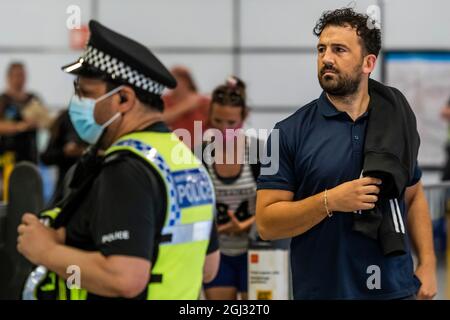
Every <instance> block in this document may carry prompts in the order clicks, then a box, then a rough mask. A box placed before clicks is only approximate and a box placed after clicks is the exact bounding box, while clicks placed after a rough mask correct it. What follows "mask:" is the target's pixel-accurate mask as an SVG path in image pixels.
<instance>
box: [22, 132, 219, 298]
mask: <svg viewBox="0 0 450 320" xmlns="http://www.w3.org/2000/svg"><path fill="white" fill-rule="evenodd" d="M124 151H125V152H132V153H133V154H135V155H136V156H138V157H140V158H141V159H144V160H145V162H146V163H147V164H148V165H149V166H150V167H151V168H153V169H154V171H155V172H157V173H158V174H159V175H160V176H161V178H162V181H164V183H165V187H166V188H165V189H166V190H165V191H166V198H167V201H166V203H167V209H166V217H165V223H164V226H163V229H162V234H161V239H162V240H161V241H160V242H159V245H158V255H157V257H156V259H155V261H153V265H152V270H151V277H150V283H149V284H148V287H147V292H146V297H147V299H149V300H160V299H170V300H178V299H183V300H184V299H186V300H187V299H197V298H198V297H199V293H200V290H201V284H202V277H203V265H204V263H205V257H206V252H207V247H208V243H209V238H210V234H211V228H212V224H213V212H214V207H215V198H214V189H213V185H212V182H211V180H210V178H209V176H208V174H207V172H206V170H205V168H204V167H203V166H202V164H201V162H200V161H199V160H198V159H197V158H196V157H195V156H194V155H193V153H192V152H191V151H190V149H189V148H187V147H186V146H185V144H184V143H182V142H181V141H180V140H179V139H178V137H177V136H176V135H175V134H173V133H166V132H135V133H131V134H128V135H126V136H123V137H122V138H120V139H119V140H118V141H116V142H115V143H114V144H113V145H112V146H111V147H110V148H109V149H108V150H107V151H106V157H107V158H108V157H109V156H110V155H113V154H116V153H118V152H124ZM59 212H61V210H60V209H59V208H55V209H53V210H49V211H45V212H43V213H42V214H41V216H42V217H46V218H48V219H49V220H50V221H54V219H55V218H56V217H57V216H58V214H59ZM39 268H41V269H40V270H39ZM44 271H46V270H45V268H43V269H42V267H38V268H37V269H36V270H35V271H34V275H35V276H36V277H37V276H39V274H41V276H42V273H43V272H44ZM30 278H32V275H31V276H30V277H29V280H28V281H27V284H26V285H25V291H26V290H28V293H27V294H28V296H34V297H35V298H37V299H39V298H42V299H60V300H66V299H67V300H84V299H86V298H87V297H88V293H87V292H86V290H84V289H82V288H81V289H80V288H71V289H68V288H67V286H66V283H65V281H64V280H63V279H62V278H59V277H58V276H57V275H56V274H55V273H53V272H47V273H46V276H45V279H44V280H43V281H39V285H37V286H35V287H33V286H32V285H31V284H32V283H33V281H34V283H36V282H37V281H36V279H34V280H30ZM27 285H29V286H28V287H27ZM82 285H83V280H82V274H81V286H82ZM25 291H24V296H25V293H26V292H25Z"/></svg>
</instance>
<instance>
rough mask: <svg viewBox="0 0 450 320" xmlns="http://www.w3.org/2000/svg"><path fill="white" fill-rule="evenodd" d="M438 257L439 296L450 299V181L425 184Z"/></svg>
mask: <svg viewBox="0 0 450 320" xmlns="http://www.w3.org/2000/svg"><path fill="white" fill-rule="evenodd" d="M424 191H425V196H426V198H427V201H428V206H429V210H430V216H431V219H432V221H433V237H434V245H435V249H436V256H437V257H438V288H439V289H440V290H439V291H440V292H439V294H438V298H441V299H444V298H446V299H450V237H449V234H450V215H449V214H448V213H449V211H450V181H443V182H440V183H434V184H424Z"/></svg>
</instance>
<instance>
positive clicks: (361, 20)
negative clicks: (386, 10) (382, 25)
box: [313, 8, 381, 56]
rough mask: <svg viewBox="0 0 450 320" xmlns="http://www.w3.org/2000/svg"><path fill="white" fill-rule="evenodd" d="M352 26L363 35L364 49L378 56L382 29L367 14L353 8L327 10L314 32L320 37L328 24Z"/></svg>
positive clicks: (357, 32) (359, 34) (358, 33)
mask: <svg viewBox="0 0 450 320" xmlns="http://www.w3.org/2000/svg"><path fill="white" fill-rule="evenodd" d="M347 25H349V26H351V27H352V28H354V29H356V34H357V35H358V36H359V37H361V40H362V43H363V44H364V46H363V49H364V51H365V52H366V53H367V54H374V55H375V56H378V54H379V52H380V49H381V31H380V29H379V28H376V27H375V22H374V21H373V19H372V18H370V17H369V16H368V15H366V14H362V13H357V12H355V11H354V10H353V9H352V8H341V9H336V10H330V11H325V12H324V13H323V14H322V16H321V17H320V19H319V20H318V21H317V23H316V26H315V27H314V29H313V33H314V34H315V35H316V36H317V37H319V36H320V35H321V34H322V31H323V30H324V29H325V28H326V27H328V26H340V27H344V26H347Z"/></svg>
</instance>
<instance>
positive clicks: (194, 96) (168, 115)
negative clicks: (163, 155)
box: [163, 66, 210, 149]
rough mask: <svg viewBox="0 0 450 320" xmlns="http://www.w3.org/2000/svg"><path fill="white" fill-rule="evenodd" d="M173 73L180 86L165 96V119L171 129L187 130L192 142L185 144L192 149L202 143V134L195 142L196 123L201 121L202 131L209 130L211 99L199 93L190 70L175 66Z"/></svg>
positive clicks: (198, 135) (199, 134)
mask: <svg viewBox="0 0 450 320" xmlns="http://www.w3.org/2000/svg"><path fill="white" fill-rule="evenodd" d="M171 73H172V74H173V76H174V77H175V79H176V80H177V83H178V84H177V87H176V88H175V89H173V90H170V91H169V92H168V94H166V95H164V96H163V101H164V105H165V110H164V115H163V119H164V121H165V122H166V123H167V124H168V125H169V127H170V129H172V130H177V129H186V130H187V131H188V132H189V134H190V137H191V141H190V142H188V141H184V142H185V143H186V144H187V145H188V146H189V147H190V148H191V149H192V148H193V147H194V146H195V145H196V144H197V143H196V142H194V141H197V142H198V143H201V141H202V135H201V133H200V132H199V133H198V134H197V137H196V140H194V121H201V128H202V131H204V130H205V129H206V128H207V126H206V122H207V119H208V109H209V103H210V99H209V98H208V97H207V96H204V95H201V94H199V93H198V90H197V85H196V83H195V81H194V79H193V77H192V74H191V72H190V71H189V69H187V68H186V67H183V66H175V67H173V68H172V70H171ZM175 133H177V132H175ZM179 136H180V135H179ZM180 137H181V136H180Z"/></svg>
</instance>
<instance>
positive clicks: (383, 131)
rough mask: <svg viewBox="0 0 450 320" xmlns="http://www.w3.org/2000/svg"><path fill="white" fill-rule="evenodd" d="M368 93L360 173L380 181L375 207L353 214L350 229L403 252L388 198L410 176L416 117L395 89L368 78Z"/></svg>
mask: <svg viewBox="0 0 450 320" xmlns="http://www.w3.org/2000/svg"><path fill="white" fill-rule="evenodd" d="M369 94H370V99H371V103H370V105H371V107H370V109H369V122H368V125H367V132H366V138H365V144H364V165H363V176H370V177H375V178H379V179H381V180H382V181H383V182H382V185H381V186H380V194H379V199H378V202H377V204H376V207H375V208H374V209H372V210H367V211H365V212H362V213H361V214H360V213H357V214H355V216H354V224H353V229H354V230H357V231H360V232H362V233H363V234H365V235H367V236H369V237H371V238H374V239H378V240H379V242H380V245H381V248H382V251H383V254H385V255H398V254H403V253H405V252H406V250H405V243H404V241H405V235H404V232H401V231H400V232H398V229H397V230H396V228H395V224H394V222H395V221H393V218H392V213H391V211H390V210H391V206H390V204H389V202H390V199H397V198H401V197H403V195H404V192H405V189H406V187H407V186H408V183H409V182H410V181H411V180H412V178H413V175H414V169H415V166H416V161H417V155H418V152H419V145H420V138H419V134H418V132H417V125H416V117H415V115H414V113H413V111H412V109H411V107H410V105H409V103H408V101H407V100H406V98H405V96H404V95H403V94H402V93H401V92H400V91H399V90H398V89H395V88H392V87H388V86H385V85H383V84H381V83H379V82H377V81H375V80H372V79H369Z"/></svg>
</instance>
